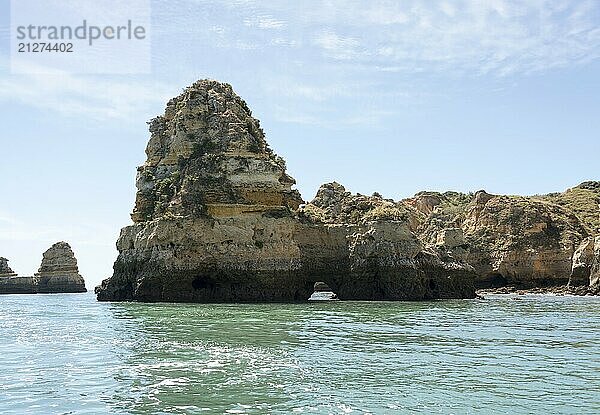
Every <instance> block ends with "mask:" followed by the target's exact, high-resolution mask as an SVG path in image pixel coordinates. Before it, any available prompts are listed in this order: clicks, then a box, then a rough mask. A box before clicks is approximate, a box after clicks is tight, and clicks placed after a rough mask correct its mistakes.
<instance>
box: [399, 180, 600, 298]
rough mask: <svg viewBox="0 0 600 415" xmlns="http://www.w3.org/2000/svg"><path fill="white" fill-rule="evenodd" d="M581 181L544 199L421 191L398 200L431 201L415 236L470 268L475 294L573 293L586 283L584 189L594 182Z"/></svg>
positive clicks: (587, 194)
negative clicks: (554, 289)
mask: <svg viewBox="0 0 600 415" xmlns="http://www.w3.org/2000/svg"><path fill="white" fill-rule="evenodd" d="M587 183H588V185H586V184H582V185H580V186H577V187H575V188H573V189H569V190H568V191H566V192H564V193H557V194H553V195H545V196H532V197H520V196H498V195H492V194H489V193H487V192H485V191H483V190H481V191H478V192H476V193H475V194H474V195H472V194H471V195H467V194H453V193H450V192H446V193H443V194H440V193H434V192H427V193H425V192H421V193H419V194H417V195H416V196H415V197H414V198H413V199H409V200H408V201H405V202H407V203H408V204H414V203H415V202H414V200H415V199H417V200H418V198H420V197H422V195H423V194H427V196H428V198H429V199H430V200H433V198H434V197H435V198H437V203H436V204H435V206H433V208H432V209H431V212H430V213H429V214H428V215H427V217H426V218H425V219H424V220H422V221H421V225H420V228H419V231H418V233H419V236H420V238H421V240H422V241H423V242H424V244H425V245H426V246H428V247H435V248H437V249H438V250H439V251H441V252H446V253H447V254H448V255H450V256H451V257H453V258H456V259H458V260H461V261H464V262H467V263H469V264H470V265H472V266H473V267H474V268H475V270H476V272H477V277H476V279H475V284H476V286H477V287H478V288H489V287H499V286H508V285H510V286H515V287H517V288H532V287H547V286H566V285H567V284H569V286H571V287H576V286H585V285H587V284H588V281H589V274H590V267H591V258H590V257H591V254H592V251H593V238H592V236H593V235H594V232H593V230H592V227H593V223H594V222H593V221H591V218H592V216H593V215H592V214H593V213H594V212H595V214H597V205H596V204H595V203H596V197H597V195H596V193H594V191H592V190H590V185H589V183H595V182H587ZM592 187H593V186H592ZM569 198H575V199H569ZM569 200H571V201H570V202H569ZM573 200H577V201H578V202H577V203H575V202H573ZM557 201H562V202H561V203H557ZM576 206H577V207H578V209H575V207H576ZM582 206H585V209H583V208H582ZM582 209H583V210H582ZM582 211H583V212H584V213H585V214H586V215H584V216H583V218H584V219H582V216H580V213H581V212H582ZM461 233H462V235H461Z"/></svg>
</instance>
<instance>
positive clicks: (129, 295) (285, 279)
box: [96, 80, 476, 302]
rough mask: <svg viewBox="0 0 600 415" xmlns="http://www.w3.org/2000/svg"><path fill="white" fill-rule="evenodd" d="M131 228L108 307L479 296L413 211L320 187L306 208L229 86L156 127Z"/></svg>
mask: <svg viewBox="0 0 600 415" xmlns="http://www.w3.org/2000/svg"><path fill="white" fill-rule="evenodd" d="M150 133H151V137H150V141H149V143H148V146H147V149H146V155H147V160H146V163H145V164H144V165H143V166H141V167H139V168H138V175H137V183H136V184H137V189H138V191H137V196H136V203H135V208H134V210H133V214H132V219H133V221H134V224H133V225H131V226H127V227H125V228H123V229H122V230H121V235H120V237H119V239H118V241H117V249H118V251H119V256H118V258H117V260H116V262H115V264H114V272H113V275H112V277H111V278H109V279H106V280H104V281H103V282H102V284H101V285H100V286H99V287H97V288H96V293H97V296H98V299H99V300H101V301H123V300H137V301H184V302H275V301H307V300H308V298H309V297H310V296H311V294H312V293H313V289H314V285H315V283H317V282H323V283H324V284H326V285H327V286H328V287H330V289H331V290H332V291H333V292H335V293H336V294H337V295H338V297H339V298H340V299H342V300H348V299H361V300H424V299H436V298H473V297H475V288H474V279H475V276H476V274H475V269H474V268H473V267H472V266H471V265H469V264H468V263H467V262H466V261H464V260H462V259H460V258H458V257H454V256H452V255H449V254H448V253H447V252H443V250H440V249H438V247H433V248H428V247H426V246H425V244H423V242H422V240H421V239H420V237H419V226H420V222H419V220H420V216H419V214H418V212H417V211H416V209H415V208H412V207H410V206H407V205H406V204H404V203H401V202H394V201H391V200H387V199H383V198H382V197H381V196H379V195H373V196H362V195H351V194H349V193H348V192H346V191H345V189H344V188H343V187H342V186H341V185H337V184H328V185H325V186H324V187H322V188H321V189H320V190H319V193H318V194H317V197H316V198H315V200H314V201H313V202H312V203H310V204H307V205H304V204H303V201H302V199H301V197H300V194H299V193H298V192H297V191H296V190H294V189H293V188H292V186H293V185H294V184H295V180H294V179H293V178H292V177H290V176H289V175H288V174H287V173H286V165H285V162H284V160H283V159H282V158H281V157H279V156H277V155H275V154H274V153H273V151H272V150H271V149H270V148H269V146H268V144H267V142H266V140H265V137H264V133H263V130H262V129H261V128H260V124H259V121H258V120H257V119H256V118H254V117H252V114H251V111H250V109H249V108H248V106H247V105H246V103H245V102H244V101H243V100H242V99H241V98H240V97H238V96H237V95H236V94H235V93H234V92H233V90H232V88H231V86H230V85H228V84H223V83H219V82H216V81H211V80H202V81H198V82H196V83H194V84H193V85H191V86H190V87H188V88H186V89H185V90H184V92H183V93H182V94H181V95H179V96H178V97H176V98H174V99H172V100H170V101H169V103H168V104H167V108H166V110H165V113H164V115H161V116H159V117H157V118H155V119H153V120H152V121H151V122H150Z"/></svg>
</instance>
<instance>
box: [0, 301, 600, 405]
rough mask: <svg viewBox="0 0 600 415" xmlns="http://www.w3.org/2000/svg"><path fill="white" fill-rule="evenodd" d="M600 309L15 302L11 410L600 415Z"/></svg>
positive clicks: (8, 344)
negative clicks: (568, 414) (562, 414)
mask: <svg viewBox="0 0 600 415" xmlns="http://www.w3.org/2000/svg"><path fill="white" fill-rule="evenodd" d="M599 306H600V299H598V298H571V297H539V296H522V297H510V296H496V297H492V298H490V299H487V300H468V301H465V300H460V301H435V302H427V303H370V302H352V303H349V302H336V303H328V304H323V303H320V304H306V305H181V304H180V305H174V304H106V303H97V302H95V301H94V298H93V296H92V295H89V294H87V295H46V296H44V295H36V296H26V295H15V296H1V297H0V339H1V340H0V367H1V368H2V371H0V413H2V414H97V413H114V414H213V413H214V414H223V413H228V414H262V413H281V414H284V413H323V414H345V413H373V414H379V413H381V414H387V413H424V414H425V413H427V414H430V413H444V414H447V413H457V414H459V413H460V414H463V413H507V414H508V413H510V414H520V413H521V414H525V413H565V414H566V413H578V414H585V413H589V414H593V413H600V392H599V391H600V338H599V337H598V332H599V329H600V318H599V317H600V307H599Z"/></svg>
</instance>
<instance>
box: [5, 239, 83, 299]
mask: <svg viewBox="0 0 600 415" xmlns="http://www.w3.org/2000/svg"><path fill="white" fill-rule="evenodd" d="M86 291H87V290H86V288H85V281H84V280H83V277H82V276H81V275H79V268H78V267H77V259H76V258H75V254H74V253H73V250H72V249H71V246H70V245H69V244H68V243H67V242H57V243H55V244H54V245H52V246H51V247H50V248H49V249H48V250H47V251H46V252H44V254H43V256H42V263H41V265H40V268H39V270H38V272H37V273H36V274H35V275H34V276H31V277H19V276H18V275H17V274H16V273H14V272H13V271H12V270H11V269H10V267H9V266H8V260H7V259H6V258H0V294H38V293H40V294H56V293H83V292H86Z"/></svg>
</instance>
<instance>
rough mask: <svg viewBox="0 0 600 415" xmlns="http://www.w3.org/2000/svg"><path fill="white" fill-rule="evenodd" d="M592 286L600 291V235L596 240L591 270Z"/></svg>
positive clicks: (594, 289)
mask: <svg viewBox="0 0 600 415" xmlns="http://www.w3.org/2000/svg"><path fill="white" fill-rule="evenodd" d="M590 288H591V289H592V290H593V291H595V292H596V293H600V236H598V237H596V240H595V241H594V259H593V261H592V267H591V270H590Z"/></svg>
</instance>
